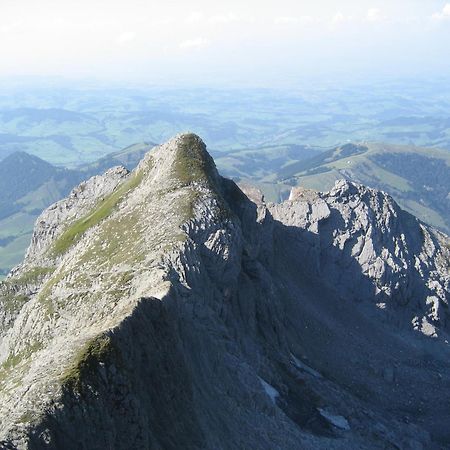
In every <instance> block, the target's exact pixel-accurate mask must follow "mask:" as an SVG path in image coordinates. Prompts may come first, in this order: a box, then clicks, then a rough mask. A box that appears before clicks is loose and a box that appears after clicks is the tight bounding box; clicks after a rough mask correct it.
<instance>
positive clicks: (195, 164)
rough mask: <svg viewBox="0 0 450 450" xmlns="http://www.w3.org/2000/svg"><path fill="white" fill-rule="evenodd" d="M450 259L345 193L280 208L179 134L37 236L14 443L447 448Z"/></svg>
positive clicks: (1, 344) (14, 301)
mask: <svg viewBox="0 0 450 450" xmlns="http://www.w3.org/2000/svg"><path fill="white" fill-rule="evenodd" d="M251 199H252V200H251ZM449 245H450V243H449V239H448V237H446V236H445V235H443V234H441V233H439V232H437V231H435V230H433V229H432V228H429V227H428V226H426V225H424V224H422V223H421V222H420V221H418V220H417V219H415V218H414V217H413V216H411V215H410V214H408V213H406V212H404V211H402V210H401V209H400V208H399V207H398V205H397V204H396V203H395V202H394V201H393V200H392V198H391V197H390V196H388V195H387V194H384V193H382V192H379V191H375V190H371V189H368V188H365V187H363V186H361V185H357V184H353V183H350V182H347V181H340V182H338V183H336V185H335V186H334V187H333V189H332V190H331V191H330V192H328V193H316V192H312V191H307V190H299V189H296V190H294V191H293V192H292V195H291V198H290V200H288V201H286V202H284V203H282V204H280V205H274V204H265V202H264V200H263V198H262V196H261V194H260V193H259V192H258V191H257V190H255V189H253V190H252V189H249V190H248V191H247V195H246V194H244V193H243V192H242V191H241V190H240V189H239V188H238V187H237V186H236V185H235V184H234V183H233V182H232V181H230V180H227V179H225V178H222V177H220V175H219V174H218V173H217V170H216V168H215V165H214V162H213V160H212V158H211V157H210V156H209V154H208V153H207V152H206V149H205V146H204V144H203V142H202V141H201V140H200V139H199V138H198V137H197V136H195V135H191V134H188V135H180V136H177V137H176V138H174V139H172V140H171V141H169V142H168V143H167V144H165V145H162V146H160V147H157V148H155V149H154V150H153V151H151V152H149V153H148V154H147V155H146V156H145V157H144V158H143V160H142V161H141V162H140V164H139V165H138V167H137V168H136V169H135V170H134V171H133V172H131V173H129V172H128V171H127V170H126V169H124V168H119V167H118V168H114V169H112V170H110V171H108V172H107V173H105V174H104V175H103V176H97V177H94V178H92V179H90V180H88V181H87V182H84V183H82V184H81V185H80V186H78V187H77V188H76V189H75V190H73V191H72V192H71V194H70V196H69V197H68V198H67V199H65V200H62V201H60V202H58V203H56V204H54V205H53V206H51V207H50V208H48V209H47V210H46V211H44V212H43V213H42V214H41V216H40V217H39V219H38V221H37V222H36V227H35V230H34V233H33V238H32V243H31V245H30V247H29V249H28V252H27V255H26V258H25V260H24V262H23V264H22V265H21V266H19V267H17V268H16V269H15V270H14V271H13V273H12V274H11V276H10V277H9V278H8V279H7V280H6V282H4V283H3V284H2V285H1V287H0V289H1V295H0V298H1V300H0V364H1V365H0V440H3V441H2V445H3V447H4V448H18V449H26V448H29V449H44V448H47V449H61V448H64V449H104V448H115V449H129V448H139V449H164V450H166V449H169V450H170V449H180V448H183V449H224V450H225V449H226V450H229V449H249V448H254V449H264V450H265V449H267V450H273V449H279V450H281V449H282V450H289V449H377V448H379V449H385V448H401V449H420V448H426V449H439V448H446V447H448V446H449V445H450V432H449V429H448V422H449V420H450V411H449V409H448V403H449V400H450V394H449V392H450V389H449V388H450V370H449V369H450V358H449V356H450V348H449V344H448V339H449V331H450V329H449V327H450V321H449V310H448V302H449V295H450V293H449V273H448V267H449V261H450V255H449Z"/></svg>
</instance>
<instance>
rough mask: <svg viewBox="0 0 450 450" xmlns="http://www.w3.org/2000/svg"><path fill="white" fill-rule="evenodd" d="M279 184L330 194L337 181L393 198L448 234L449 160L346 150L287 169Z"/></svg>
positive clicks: (416, 152) (440, 153)
mask: <svg viewBox="0 0 450 450" xmlns="http://www.w3.org/2000/svg"><path fill="white" fill-rule="evenodd" d="M277 178H278V179H279V180H283V181H284V182H288V183H290V184H294V185H299V186H303V187H306V188H311V189H317V190H327V189H331V187H332V186H333V185H334V183H335V182H336V181H337V180H339V179H342V178H344V179H347V180H349V181H354V182H359V183H362V184H365V185H368V186H371V187H374V188H376V189H381V190H384V191H386V192H389V194H391V195H392V196H393V197H394V198H395V199H396V200H397V201H398V202H399V203H400V205H401V206H402V207H403V208H405V209H406V210H407V211H409V212H410V213H412V214H414V215H416V216H417V217H419V218H420V219H421V220H423V221H425V222H427V223H429V224H431V225H433V226H435V227H437V228H439V229H441V230H442V231H445V232H446V233H449V232H450V192H449V186H450V154H449V152H448V151H447V150H437V149H426V148H419V147H413V146H399V145H390V144H359V145H356V144H346V145H343V146H342V147H338V148H335V149H333V150H330V151H327V152H324V153H321V154H320V155H317V156H315V157H313V158H310V159H308V160H304V161H298V162H294V163H292V164H289V165H287V166H286V167H284V168H283V169H282V170H281V171H280V173H279V175H278V177H277Z"/></svg>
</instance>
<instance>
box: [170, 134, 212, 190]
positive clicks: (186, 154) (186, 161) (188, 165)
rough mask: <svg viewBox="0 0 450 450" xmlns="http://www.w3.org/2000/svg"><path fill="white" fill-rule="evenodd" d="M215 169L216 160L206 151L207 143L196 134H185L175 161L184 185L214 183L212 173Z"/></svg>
mask: <svg viewBox="0 0 450 450" xmlns="http://www.w3.org/2000/svg"><path fill="white" fill-rule="evenodd" d="M215 170H216V169H215V164H214V161H213V159H212V158H211V156H210V155H209V154H208V152H207V151H206V147H205V144H204V143H203V142H202V141H201V140H200V139H199V138H198V137H197V136H195V135H194V134H187V135H184V136H183V137H182V142H181V144H179V146H178V150H177V154H176V158H175V163H174V172H175V176H176V177H177V178H178V180H180V181H181V183H182V184H183V185H184V186H187V185H189V184H191V183H194V182H202V181H203V182H206V183H208V182H209V183H212V184H214V180H213V176H212V174H213V173H214V172H215Z"/></svg>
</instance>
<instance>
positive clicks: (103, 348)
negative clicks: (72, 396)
mask: <svg viewBox="0 0 450 450" xmlns="http://www.w3.org/2000/svg"><path fill="white" fill-rule="evenodd" d="M113 352H114V348H113V345H112V342H111V337H110V336H108V335H106V334H101V335H99V336H96V337H95V338H93V339H91V340H89V341H88V342H87V343H86V344H85V345H84V346H83V347H82V348H81V349H80V350H79V352H78V353H77V354H76V355H75V359H74V361H73V363H72V364H71V365H70V367H69V368H68V369H67V370H66V372H65V373H64V374H63V376H62V379H61V381H62V384H63V387H64V388H66V389H69V390H70V391H78V392H81V389H82V381H83V379H85V378H86V377H89V376H90V375H92V374H95V371H96V369H97V368H98V364H99V363H100V362H105V361H106V360H107V359H108V358H109V357H110V356H111V355H112V354H113Z"/></svg>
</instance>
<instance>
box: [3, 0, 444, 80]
mask: <svg viewBox="0 0 450 450" xmlns="http://www.w3.org/2000/svg"><path fill="white" fill-rule="evenodd" d="M392 3H393V2H388V1H384V0H383V1H381V0H380V1H375V0H371V1H367V0H363V1H358V2H357V1H355V0H351V1H346V2H339V3H336V2H332V1H329V0H325V1H324V0H322V1H320V0H319V1H317V2H314V3H313V4H311V2H305V1H297V2H294V1H291V0H281V1H277V2H275V1H267V2H264V3H262V4H261V3H257V2H255V1H249V2H246V3H245V4H241V3H239V2H237V1H231V2H228V3H227V5H226V6H218V5H217V4H211V2H206V1H194V2H189V3H184V2H179V1H174V2H166V3H165V4H164V5H161V4H158V3H156V2H151V1H150V2H149V1H140V0H129V1H127V2H125V1H110V2H106V1H104V0H99V1H95V2H87V1H80V2H77V3H76V4H74V3H71V2H69V1H67V0H62V1H59V2H56V1H52V0H43V1H41V2H39V3H35V2H31V1H15V2H12V1H9V0H7V1H5V2H2V5H1V6H0V60H1V61H2V64H1V66H0V78H2V79H15V78H19V79H28V78H34V77H43V79H44V80H45V79H48V80H50V79H52V78H53V77H56V79H60V78H62V79H69V80H96V81H97V82H100V83H101V82H102V81H104V82H105V83H121V84H124V83H125V84H126V83H130V84H133V83H136V84H153V85H165V86H167V85H177V86H189V85H192V86H224V87H226V86H243V85H254V86H261V87H265V86H281V87H282V86H288V85H292V84H296V83H298V82H299V81H302V80H303V81H304V82H308V80H319V81H321V80H325V81H326V80H333V79H337V80H345V79H349V80H352V81H355V82H360V81H364V80H365V79H367V78H373V79H380V80H383V79H389V78H391V79H392V78H397V79H401V78H409V79H414V78H423V77H430V76H433V77H435V76H437V77H447V76H448V75H449V74H450V60H449V59H448V58H446V57H445V55H446V52H447V51H448V49H447V47H448V42H449V41H450V3H449V2H448V1H440V0H430V1H428V2H427V3H426V4H424V3H423V2H421V1H418V0H410V1H406V0H399V1H396V2H395V4H392Z"/></svg>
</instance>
